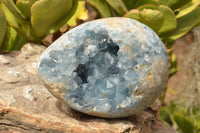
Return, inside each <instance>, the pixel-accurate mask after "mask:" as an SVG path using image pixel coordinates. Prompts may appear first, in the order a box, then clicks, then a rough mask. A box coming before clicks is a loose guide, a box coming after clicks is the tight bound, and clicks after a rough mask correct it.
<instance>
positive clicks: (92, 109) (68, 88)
mask: <svg viewBox="0 0 200 133" xmlns="http://www.w3.org/2000/svg"><path fill="white" fill-rule="evenodd" d="M37 70H38V74H39V76H40V77H41V79H42V80H43V81H44V83H45V84H46V86H47V87H48V90H49V91H50V92H51V93H52V94H53V95H54V96H55V97H57V98H58V99H59V100H61V101H62V102H63V103H65V104H66V105H68V106H69V107H70V108H72V109H75V110H77V111H80V112H83V113H86V114H89V115H94V116H100V117H106V118H119V117H126V116H130V115H133V114H136V113H138V112H140V111H141V110H143V109H145V108H147V107H148V106H150V105H151V104H152V103H153V102H154V101H155V100H156V98H158V96H159V95H160V93H161V91H162V90H163V88H164V86H165V85H166V82H167V79H168V58H167V53H166V50H165V47H164V45H163V43H162V42H161V40H160V39H159V37H158V36H157V35H156V34H155V33H154V32H153V31H152V30H151V29H150V28H149V27H147V26H146V25H144V24H142V23H140V22H138V21H135V20H132V19H128V18H106V19H99V20H95V21H92V22H87V23H84V24H82V25H80V26H77V27H76V28H74V29H72V30H70V31H68V32H67V33H65V34H64V35H62V36H61V37H60V38H59V39H58V40H56V41H55V42H54V43H53V44H52V45H51V46H49V47H48V48H47V49H46V50H45V51H44V53H43V54H42V55H41V57H40V59H39V61H38V66H37Z"/></svg>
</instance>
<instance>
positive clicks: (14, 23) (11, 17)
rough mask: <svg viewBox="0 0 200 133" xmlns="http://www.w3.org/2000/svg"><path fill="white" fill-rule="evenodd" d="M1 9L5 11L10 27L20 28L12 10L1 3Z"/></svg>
mask: <svg viewBox="0 0 200 133" xmlns="http://www.w3.org/2000/svg"><path fill="white" fill-rule="evenodd" d="M0 8H1V9H2V10H3V11H4V14H5V16H6V20H7V22H8V25H9V26H12V27H19V23H18V22H17V20H16V18H15V16H14V15H13V14H12V13H11V12H10V10H8V8H7V7H6V6H5V4H3V3H0Z"/></svg>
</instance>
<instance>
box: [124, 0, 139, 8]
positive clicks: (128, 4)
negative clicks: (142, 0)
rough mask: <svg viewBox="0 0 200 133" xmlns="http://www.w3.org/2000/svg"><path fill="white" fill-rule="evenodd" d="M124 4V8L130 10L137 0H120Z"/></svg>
mask: <svg viewBox="0 0 200 133" xmlns="http://www.w3.org/2000/svg"><path fill="white" fill-rule="evenodd" d="M122 1H123V3H124V5H125V6H126V8H127V9H128V10H131V9H133V8H134V7H135V3H136V2H137V1H138V0H122Z"/></svg>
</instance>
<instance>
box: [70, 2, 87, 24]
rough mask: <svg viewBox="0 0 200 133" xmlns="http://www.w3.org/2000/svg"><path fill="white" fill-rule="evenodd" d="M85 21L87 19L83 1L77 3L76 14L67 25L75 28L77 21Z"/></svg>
mask: <svg viewBox="0 0 200 133" xmlns="http://www.w3.org/2000/svg"><path fill="white" fill-rule="evenodd" d="M86 19H88V11H87V9H86V8H85V1H79V2H78V8H77V10H76V12H75V13H74V15H73V16H72V17H71V18H70V20H69V21H68V22H67V24H68V25H69V26H76V25H77V21H78V20H86Z"/></svg>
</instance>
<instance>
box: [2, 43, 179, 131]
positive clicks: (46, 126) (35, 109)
mask: <svg viewBox="0 0 200 133" xmlns="http://www.w3.org/2000/svg"><path fill="white" fill-rule="evenodd" d="M44 49H45V48H44V47H42V46H38V45H34V44H26V45H25V46H24V47H23V48H22V50H21V51H18V52H12V53H10V54H2V55H0V75H1V76H0V133H47V132H48V133H68V132H73V133H139V132H140V133H173V132H175V131H174V130H172V129H170V128H169V127H167V126H165V125H164V124H163V123H162V122H161V121H160V119H159V113H158V112H159V101H156V102H155V103H154V104H153V105H152V106H151V107H149V108H148V109H146V110H145V111H142V112H140V113H139V114H137V115H135V116H131V117H127V118H123V119H103V118H97V117H92V116H88V115H85V114H81V113H79V112H77V111H73V110H71V109H69V108H67V107H64V106H61V105H62V104H61V103H60V102H59V101H57V99H56V98H55V97H54V96H52V95H51V94H50V93H49V92H48V91H47V89H46V87H45V86H44V85H43V83H42V82H41V81H40V79H39V78H38V77H37V75H36V62H37V60H38V58H39V56H40V54H41V53H42V52H43V50H44Z"/></svg>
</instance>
